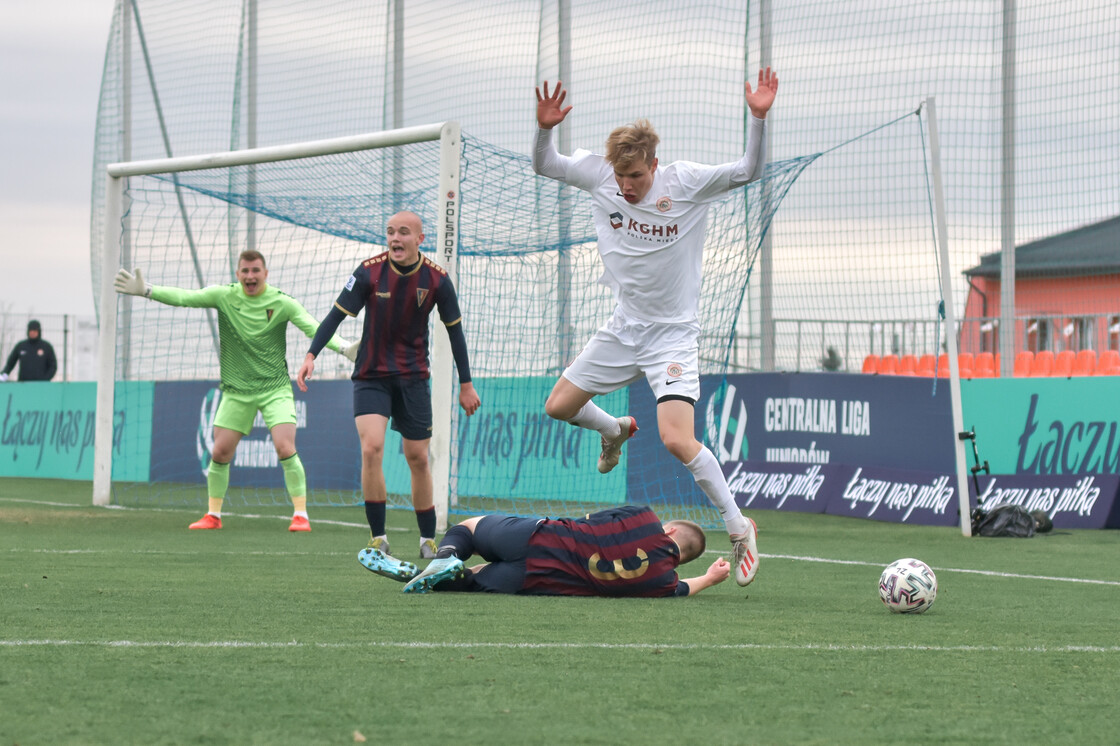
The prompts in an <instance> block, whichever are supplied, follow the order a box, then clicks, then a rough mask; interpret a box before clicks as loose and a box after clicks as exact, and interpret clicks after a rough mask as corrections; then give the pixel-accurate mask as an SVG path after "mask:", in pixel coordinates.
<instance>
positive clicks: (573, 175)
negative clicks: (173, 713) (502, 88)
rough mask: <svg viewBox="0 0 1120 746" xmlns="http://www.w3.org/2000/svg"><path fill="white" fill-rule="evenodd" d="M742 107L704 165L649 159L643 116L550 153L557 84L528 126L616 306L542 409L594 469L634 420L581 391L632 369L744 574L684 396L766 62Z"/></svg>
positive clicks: (689, 390) (739, 522) (760, 134)
mask: <svg viewBox="0 0 1120 746" xmlns="http://www.w3.org/2000/svg"><path fill="white" fill-rule="evenodd" d="M744 89H745V96H746V102H747V105H748V107H749V108H750V111H751V117H750V121H749V122H748V127H747V147H746V151H745V152H744V154H743V156H742V157H741V158H740V159H739V160H737V161H734V162H732V163H725V164H721V165H718V166H706V165H703V164H699V163H690V162H687V161H676V162H674V163H670V164H668V165H667V166H664V167H661V168H659V167H658V162H657V145H658V142H659V139H658V136H657V133H656V132H655V131H654V130H653V127H652V126H650V123H649V122H648V121H647V120H645V119H640V120H638V121H637V122H634V123H633V124H628V125H624V126H622V127H618V128H616V129H615V130H614V131H613V132H611V134H610V136H609V137H608V138H607V148H606V155H605V156H603V155H595V154H593V153H590V152H588V151H586V150H577V151H576V152H575V153H574V154H573V155H572V156H570V157H569V156H565V155H561V154H560V153H559V152H557V150H556V146H555V145H554V144H553V142H552V129H553V128H554V127H556V126H557V125H558V124H560V123H561V122H563V121H564V119H565V118H566V117H567V116H568V113H569V112H570V111H571V110H572V107H571V106H567V107H565V106H564V101H565V99H566V97H567V91H565V90H564V88H563V84H562V83H560V82H557V83H556V87H555V89H554V90H552V91H551V92H550V91H549V87H548V82H547V81H546V82H545V84H544V92H543V94H542V92H541V89H539V88H538V89H537V125H538V127H537V135H536V142H535V144H534V147H533V169H534V170H535V171H536V172H537V173H538V174H540V175H542V176H547V177H549V178H552V179H556V180H557V181H561V182H563V183H565V184H569V185H571V186H574V187H577V188H579V189H583V190H584V191H586V192H588V193H589V194H590V196H591V203H592V216H593V218H594V222H595V232H596V235H597V237H598V248H599V255H600V257H601V258H602V261H603V276H602V278H601V279H600V280H599V282H600V283H602V284H603V285H606V286H607V287H609V288H610V289H611V292H612V293H613V295H614V298H615V302H616V304H617V305H616V307H615V311H614V314H613V315H612V316H611V318H610V319H609V320H608V321H607V323H606V324H605V325H603V327H602V328H600V329H599V330H598V331H597V332H596V333H595V335H594V336H593V337H592V338H591V340H590V341H589V342H588V343H587V345H586V346H585V347H584V348H583V351H582V352H580V354H579V355H578V356H577V357H576V359H575V360H574V361H573V362H572V364H571V365H569V366H568V368H567V369H565V370H564V372H563V374H562V375H561V377H560V379H559V380H558V381H557V382H556V385H555V386H554V387H553V389H552V393H551V394H549V397H548V401H547V402H546V403H545V411H546V412H548V414H549V416H551V417H554V418H556V419H558V420H564V421H566V422H570V423H572V424H574V425H578V426H580V427H584V428H587V429H590V430H596V431H598V432H599V434H600V436H601V437H602V455H601V456H600V457H599V471H600V472H603V473H606V472H609V471H610V470H611V469H613V468H614V467H615V466H616V465H617V464H618V460H619V453H620V450H621V448H622V445H623V443H625V442H626V441H627V440H628V439H629V438H630V437H631V436H632V435H633V434H634V433H635V432H637V430H638V426H637V423H636V422H635V421H634V418H633V417H628V416H624V417H615V416H614V415H611V414H609V413H607V412H605V411H603V410H602V409H600V408H599V407H598V406H597V405H596V404H595V403H594V402H592V401H591V399H592V397H594V396H597V395H599V394H607V393H610V392H612V391H615V390H617V389H620V388H622V387H624V386H627V385H629V384H630V383H632V382H633V381H636V380H638V379H640V378H642V377H644V378H645V379H646V380H647V381H648V383H649V385H650V388H651V389H653V394H654V396H655V397H656V398H657V426H658V430H659V432H660V435H661V440H662V442H663V443H664V444H665V447H666V448H667V449H668V450H669V452H670V453H672V454H673V455H674V456H675V457H677V458H678V459H679V460H680V461H681V463H682V464H684V465H685V466H686V467H687V468H688V470H689V472H690V473H691V474H692V476H693V478H694V479H695V480H696V483H697V485H699V487H700V489H701V490H703V492H704V494H705V495H707V497H708V499H709V500H711V502H712V504H713V505H715V506H716V507H717V508H718V509H719V511H720V514H721V515H722V516H723V520H724V523H725V524H726V526H727V532H728V534H729V535H730V537H731V543H732V557H733V561H732V564H733V566H734V568H735V580H736V582H737V583H738V584H739V585H747V584H748V583H750V582H751V581H752V580H754V577H755V573H756V572H757V571H758V548H757V545H756V536H757V529H756V527H755V525H754V521H752V520H751V519H749V518H746V517H744V516H743V515H742V513H741V512H740V511H739V507H738V506H737V505H736V504H735V498H734V496H733V495H732V494H731V490H730V489H729V488H728V486H727V480H726V478H725V477H724V475H723V471H722V469H721V468H720V464H719V461H718V460H717V459H716V457H715V455H714V454H713V453H712V452H711V451H710V450H709V449H708V448H706V447H705V446H704V445H703V444H702V443H700V442H699V441H698V440H697V439H696V435H695V424H694V423H695V411H694V409H695V405H696V401H697V400H698V399H699V397H700V370H699V338H700V321H699V306H700V287H701V281H702V277H701V267H702V265H703V251H704V234H705V231H706V229H707V217H708V205H709V203H711V202H713V201H715V200H716V199H719V198H720V197H722V196H723V195H725V194H726V193H727V192H729V191H730V190H732V189H734V188H736V187H740V186H743V185H744V184H747V183H748V182H750V181H754V180H756V179H758V178H759V177H760V176H761V175H762V169H763V166H764V165H765V163H766V157H765V150H764V142H765V130H764V126H765V122H764V120H765V118H766V114H767V112H768V111H769V110H770V107H771V105H772V104H773V103H774V97H775V95H776V94H777V91H778V77H777V75H775V74H774V73H772V72H771V70H770V68H766V70H760V71H759V73H758V87H757V89H755V90H752V89H751V85H750V83H746V84H744Z"/></svg>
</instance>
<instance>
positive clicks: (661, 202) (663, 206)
mask: <svg viewBox="0 0 1120 746" xmlns="http://www.w3.org/2000/svg"><path fill="white" fill-rule="evenodd" d="M672 209H673V200H671V199H669V198H668V197H660V198H658V200H657V210H658V211H659V212H669V210H672Z"/></svg>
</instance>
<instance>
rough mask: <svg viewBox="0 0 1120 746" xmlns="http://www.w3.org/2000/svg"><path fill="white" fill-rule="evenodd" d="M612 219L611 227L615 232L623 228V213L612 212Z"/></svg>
mask: <svg viewBox="0 0 1120 746" xmlns="http://www.w3.org/2000/svg"><path fill="white" fill-rule="evenodd" d="M610 218H611V227H612V228H614V229H615V230H618V229H619V228H621V227H622V222H623V221H622V213H621V212H612V213H611V214H610Z"/></svg>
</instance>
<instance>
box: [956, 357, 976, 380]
mask: <svg viewBox="0 0 1120 746" xmlns="http://www.w3.org/2000/svg"><path fill="white" fill-rule="evenodd" d="M975 367H976V366H975V364H974V361H973V359H972V353H971V352H962V353H960V354H958V355H957V369H958V370H959V371H960V375H961V378H972V377H973V375H974V374H973V372H972V371H973V370H974V369H975Z"/></svg>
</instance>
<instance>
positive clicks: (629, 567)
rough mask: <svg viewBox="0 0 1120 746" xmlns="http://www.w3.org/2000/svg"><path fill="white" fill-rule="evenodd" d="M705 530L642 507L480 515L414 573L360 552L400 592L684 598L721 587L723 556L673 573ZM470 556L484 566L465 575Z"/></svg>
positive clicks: (697, 549)
mask: <svg viewBox="0 0 1120 746" xmlns="http://www.w3.org/2000/svg"><path fill="white" fill-rule="evenodd" d="M704 548H705V538H704V531H703V530H702V529H701V528H700V527H699V526H697V525H696V524H695V523H693V522H691V521H667V522H666V523H664V524H662V523H661V519H659V518H658V517H657V514H656V513H654V512H653V511H652V510H650V509H649V508H646V507H639V506H635V505H623V506H620V507H616V508H609V509H607V510H601V511H599V512H597V513H591V514H590V515H588V516H586V517H584V518H543V519H538V518H517V517H514V516H508V515H485V516H477V517H475V518H468V519H467V520H465V521H463V522H462V523H460V524H458V525H456V526H452V527H451V528H449V529H448V530H447V533H446V534H444V537H443V540H442V541H441V542H440V544H439V549H438V550H437V552H436V558H435V559H434V560H432V561H431V562H430V563H428V566H427V567H426V568H425V569H424V571H423V572H421V573H419V574H417V572H416V566H415V565H413V564H412V563H408V562H403V563H402V562H400V561H398V560H395V559H393V558H392V557H387V556H386V555H384V554H382V553H381V552H379V551H378V550H376V549H363V550H362V551H361V552H359V553H358V561H359V562H361V563H362V565H363V566H364V567H366V568H367V569H369V570H371V571H373V572H375V573H377V574H379V575H383V576H385V577H388V578H393V579H394V580H401V581H407V583H406V585H405V586H404V592H405V593H427V592H428V591H481V592H488V593H511V594H520V595H536V596H652V597H664V596H691V595H693V594H696V593H699V592H700V591H702V590H704V589H705V588H708V587H711V586H713V585H716V584H718V583H722V582H723V581H724V580H726V579H727V577H728V576H729V575H730V573H731V565H730V564H728V562H727V560H725V559H723V558H722V557H721V558H719V559H717V560H716V561H715V562H713V563H712V564H711V566H710V567H709V568H708V571H707V572H706V573H704V574H703V575H700V576H698V577H695V578H688V579H687V580H681V579H680V578H678V577H677V566H678V565H681V564H683V563H685V562H690V561H692V560H694V559H696V558H697V557H699V556H700V555H701V554H703V553H704ZM475 554H477V555H478V556H480V557H481V558H482V559H484V560H486V562H487V563H488V564H484V565H478V566H475V567H471V568H467V567H466V566H465V565H464V560H467V559H470V557H471V556H473V555H475Z"/></svg>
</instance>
